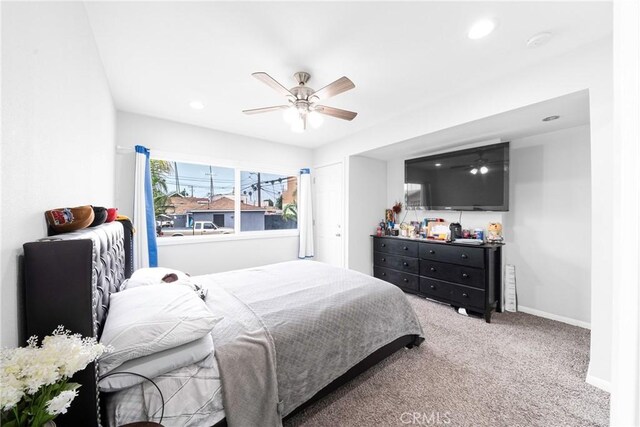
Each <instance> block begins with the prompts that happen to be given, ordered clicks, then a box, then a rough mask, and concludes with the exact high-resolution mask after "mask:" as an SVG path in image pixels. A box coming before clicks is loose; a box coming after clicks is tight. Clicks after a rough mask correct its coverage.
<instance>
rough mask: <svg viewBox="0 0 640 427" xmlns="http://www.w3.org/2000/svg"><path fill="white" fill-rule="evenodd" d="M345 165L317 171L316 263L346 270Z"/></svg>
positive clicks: (315, 207)
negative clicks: (344, 222) (344, 241)
mask: <svg viewBox="0 0 640 427" xmlns="http://www.w3.org/2000/svg"><path fill="white" fill-rule="evenodd" d="M342 176H343V171H342V163H336V164H333V165H328V166H322V167H319V168H316V169H315V175H314V176H313V190H314V191H313V194H314V196H315V197H314V203H313V208H314V211H315V215H314V216H315V218H314V223H315V238H316V257H315V258H316V260H317V261H321V262H326V263H327V264H332V265H335V266H338V267H344V246H343V240H342V239H343V234H344V232H343V218H344V211H343V199H344V196H343V189H342V187H343V185H342V184H343V181H342Z"/></svg>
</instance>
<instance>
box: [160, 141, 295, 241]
mask: <svg viewBox="0 0 640 427" xmlns="http://www.w3.org/2000/svg"><path fill="white" fill-rule="evenodd" d="M150 157H151V159H153V160H165V161H169V162H178V163H191V164H196V165H205V166H209V165H211V166H213V167H221V168H229V169H233V170H234V188H233V193H234V224H233V225H234V227H233V229H234V230H233V234H213V235H212V234H208V235H206V234H205V235H201V236H177V237H171V238H160V239H156V242H157V244H158V246H172V245H181V244H193V243H209V242H224V241H233V240H250V239H272V238H277V237H294V236H298V235H299V234H300V223H298V224H297V225H296V228H292V229H283V230H260V231H241V222H242V215H241V212H242V211H241V209H240V202H241V200H240V193H241V191H240V190H241V180H240V175H241V173H242V172H248V171H250V172H253V171H259V172H261V173H269V174H275V175H285V176H295V177H296V179H297V184H298V185H300V174H299V169H297V168H296V169H295V170H294V169H292V168H291V167H285V166H282V167H281V166H278V165H273V164H265V163H261V162H252V161H238V160H235V161H234V160H227V159H214V158H212V157H211V156H208V155H200V154H188V153H172V152H168V151H162V150H154V149H151V156H150Z"/></svg>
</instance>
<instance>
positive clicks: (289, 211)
mask: <svg viewBox="0 0 640 427" xmlns="http://www.w3.org/2000/svg"><path fill="white" fill-rule="evenodd" d="M282 218H283V219H284V220H285V221H296V220H297V219H298V205H297V204H296V203H295V202H294V203H289V204H287V205H284V209H283V210H282Z"/></svg>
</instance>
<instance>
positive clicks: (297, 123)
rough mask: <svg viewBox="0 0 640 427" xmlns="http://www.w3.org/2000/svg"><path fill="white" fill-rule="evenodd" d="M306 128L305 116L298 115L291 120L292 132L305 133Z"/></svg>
mask: <svg viewBox="0 0 640 427" xmlns="http://www.w3.org/2000/svg"><path fill="white" fill-rule="evenodd" d="M305 128H306V126H305V120H304V117H301V116H298V117H297V118H296V119H295V120H293V121H292V122H291V132H293V133H303V132H304V131H305Z"/></svg>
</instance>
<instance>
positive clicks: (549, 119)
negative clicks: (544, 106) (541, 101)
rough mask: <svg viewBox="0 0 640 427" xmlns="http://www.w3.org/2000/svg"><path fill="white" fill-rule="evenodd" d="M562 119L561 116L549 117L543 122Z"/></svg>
mask: <svg viewBox="0 0 640 427" xmlns="http://www.w3.org/2000/svg"><path fill="white" fill-rule="evenodd" d="M559 118H560V116H549V117H545V118H544V119H542V121H543V122H550V121H552V120H558V119H559Z"/></svg>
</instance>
